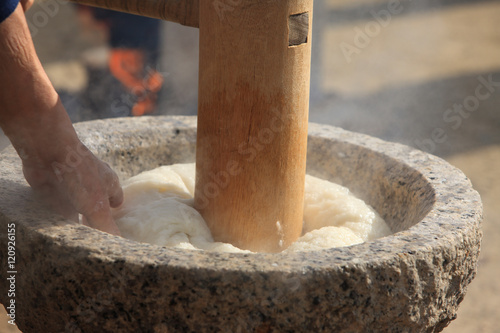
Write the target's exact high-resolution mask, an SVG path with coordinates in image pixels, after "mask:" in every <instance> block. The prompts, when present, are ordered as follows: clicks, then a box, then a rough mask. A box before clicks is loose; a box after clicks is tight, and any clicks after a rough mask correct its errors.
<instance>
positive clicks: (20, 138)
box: [0, 5, 78, 164]
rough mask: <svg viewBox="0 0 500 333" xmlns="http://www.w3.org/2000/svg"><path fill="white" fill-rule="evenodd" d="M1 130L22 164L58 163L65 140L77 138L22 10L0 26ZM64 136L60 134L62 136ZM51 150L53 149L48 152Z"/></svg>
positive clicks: (20, 8)
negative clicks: (39, 54)
mask: <svg viewBox="0 0 500 333" xmlns="http://www.w3.org/2000/svg"><path fill="white" fill-rule="evenodd" d="M0 126H1V127H2V129H3V131H4V132H5V134H6V135H7V136H8V137H9V139H10V140H11V142H12V144H13V146H14V147H15V148H16V150H17V151H18V153H19V155H20V156H21V158H23V162H24V163H29V164H39V163H41V161H40V156H38V155H39V154H40V153H41V152H43V154H44V160H51V159H52V160H58V159H60V157H58V156H55V154H59V153H60V152H61V151H64V149H57V148H61V147H57V145H59V144H61V143H62V142H61V140H58V141H56V142H54V141H53V140H52V138H53V137H59V138H64V139H65V141H68V140H69V141H70V142H65V144H68V143H69V144H76V140H78V139H77V137H76V134H75V133H74V130H73V127H72V125H71V122H70V120H69V117H68V116H67V114H66V112H65V110H64V108H63V107H62V105H61V104H60V101H59V98H58V95H57V93H56V91H55V90H54V88H53V86H52V84H51V83H50V81H49V79H48V77H47V75H46V74H45V71H44V70H43V67H42V65H41V64H40V61H39V60H38V57H37V56H36V52H35V49H34V46H33V43H32V41H31V36H30V33H29V30H28V27H27V24H26V19H25V17H24V13H23V10H22V7H21V6H20V5H19V6H18V7H17V9H16V10H15V11H14V13H12V15H11V16H10V17H9V18H7V19H6V20H5V21H4V22H2V23H1V24H0ZM61 132H63V133H61ZM49 148H54V149H49Z"/></svg>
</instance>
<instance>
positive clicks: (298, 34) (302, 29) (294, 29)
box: [288, 12, 309, 46]
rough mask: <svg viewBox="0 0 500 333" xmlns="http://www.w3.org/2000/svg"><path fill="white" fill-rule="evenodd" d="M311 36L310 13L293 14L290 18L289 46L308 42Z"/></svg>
mask: <svg viewBox="0 0 500 333" xmlns="http://www.w3.org/2000/svg"><path fill="white" fill-rule="evenodd" d="M308 36H309V13H308V12H306V13H301V14H294V15H291V16H290V18H289V19H288V46H297V45H301V44H306V43H307V38H308Z"/></svg>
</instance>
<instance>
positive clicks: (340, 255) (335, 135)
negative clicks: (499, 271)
mask: <svg viewBox="0 0 500 333" xmlns="http://www.w3.org/2000/svg"><path fill="white" fill-rule="evenodd" d="M109 121H115V124H114V126H113V127H111V126H109V123H108V122H109ZM117 123H120V124H122V127H124V125H125V127H126V126H133V127H134V128H141V127H142V128H147V129H149V128H151V126H160V127H162V128H163V127H172V126H177V127H179V128H181V129H183V128H186V129H192V128H193V127H195V126H196V117H172V116H159V117H142V118H120V119H117V118H115V119H113V120H96V121H91V122H85V123H79V124H75V127H76V128H77V130H78V132H79V133H80V135H81V137H82V140H83V141H84V142H85V141H86V140H87V136H90V135H92V134H93V133H95V132H94V131H93V129H95V128H96V127H97V128H99V129H100V130H101V131H105V130H108V131H111V132H113V131H115V132H116V131H117ZM84 132H87V133H89V134H88V135H83V134H82V133H84ZM101 134H102V133H101ZM309 135H310V136H318V137H324V138H326V139H334V140H337V141H342V142H345V143H347V144H353V145H357V146H361V147H363V148H367V149H370V150H372V151H375V152H377V153H380V154H383V155H386V156H388V157H390V158H393V159H396V160H398V161H401V162H404V163H405V164H407V165H408V166H409V167H411V168H413V169H415V170H417V171H419V172H420V173H421V174H422V175H423V176H424V177H425V179H426V180H427V181H428V182H429V183H430V184H431V185H432V187H433V188H434V189H435V192H436V193H437V196H436V202H435V203H434V205H433V207H432V209H431V211H430V212H429V213H428V214H427V216H426V217H425V218H424V219H423V220H422V221H421V222H419V223H417V224H416V225H415V226H413V227H411V228H409V229H407V230H404V231H401V232H398V233H395V234H392V235H390V236H387V237H384V238H381V239H377V240H374V241H370V242H366V243H363V244H358V245H353V246H350V247H344V248H333V249H328V250H322V251H312V252H303V253H294V254H238V253H237V254H234V253H210V252H198V251H184V250H178V249H168V248H163V247H159V246H156V245H150V244H141V243H137V242H134V241H130V240H125V239H122V238H118V237H115V236H111V235H108V234H105V233H102V232H100V231H97V230H94V229H90V228H87V227H85V226H81V225H76V224H74V223H71V222H68V221H65V220H64V219H62V218H60V217H57V216H54V215H52V214H49V213H47V212H46V211H44V210H43V209H42V208H41V207H39V206H38V207H35V211H36V213H37V214H38V216H40V217H43V218H46V220H44V221H42V222H39V223H34V221H33V218H32V217H30V218H26V216H24V217H23V216H22V214H15V213H14V214H12V210H9V209H8V208H6V207H2V206H3V205H0V207H1V209H2V210H4V212H3V213H2V215H5V216H6V217H7V219H9V220H10V221H12V219H11V216H9V215H13V216H15V219H14V220H15V221H16V222H17V223H18V224H21V225H22V227H24V228H28V229H31V230H32V231H35V232H37V233H39V234H40V235H42V236H43V237H45V238H47V239H50V240H51V241H53V242H56V243H60V244H61V245H64V246H70V247H74V248H81V250H82V251H87V253H88V255H89V256H98V257H99V258H101V259H102V260H103V261H125V262H128V263H131V264H141V265H144V264H153V265H168V266H174V267H179V268H185V269H207V270H224V271H238V272H243V271H256V270H258V271H261V272H274V271H280V272H283V271H288V272H304V270H321V269H325V268H328V269H332V268H333V267H345V266H348V265H368V264H369V265H374V264H375V263H382V262H393V261H394V260H395V259H396V260H397V257H398V256H401V255H406V254H408V253H412V252H411V251H413V252H415V251H416V252H418V253H420V254H422V255H423V254H424V253H433V252H435V251H436V249H442V248H449V247H456V246H457V244H458V243H462V242H463V241H464V239H466V238H468V237H469V236H468V234H469V231H470V230H471V229H473V230H472V231H473V233H472V234H474V235H478V234H479V233H480V231H479V229H480V228H479V227H480V224H481V220H482V205H481V201H480V197H479V194H478V193H477V192H476V191H475V190H474V189H473V188H472V185H471V183H470V181H469V180H468V179H467V178H466V177H465V175H464V174H463V173H462V172H461V171H460V170H458V169H457V168H455V167H453V166H451V165H450V164H448V163H447V162H445V161H444V160H442V159H440V158H438V157H436V156H433V155H430V154H428V153H425V152H422V151H419V150H416V149H413V148H410V147H407V146H404V145H401V144H397V143H389V142H386V141H383V140H380V139H377V138H373V137H370V136H367V135H364V134H359V133H353V132H349V131H346V130H343V129H340V128H336V127H332V126H328V125H319V124H314V123H310V126H309ZM102 140H104V141H105V138H104V136H102ZM91 148H92V147H91ZM3 154H4V156H3V157H2V158H1V159H0V165H4V166H5V163H7V165H8V167H10V168H14V169H15V168H17V169H20V164H19V163H20V161H19V159H18V158H17V156H15V152H14V151H13V149H10V150H8V151H7V152H4V153H3ZM438 170H439V172H438V173H437V172H436V171H438ZM443 173H445V174H446V175H447V176H449V177H448V179H439V178H437V177H434V176H433V175H436V174H443ZM12 180H13V181H14V182H15V183H17V184H19V185H22V186H25V187H27V184H26V182H25V181H24V178H23V177H22V173H18V174H16V175H15V176H13V177H12ZM457 188H460V189H461V191H462V193H457V191H456V190H457ZM451 194H453V195H454V198H453V202H452V203H450V202H447V200H448V199H450V196H449V195H451ZM22 199H23V200H31V203H32V201H33V199H32V198H29V195H28V199H26V198H22ZM457 203H460V211H457V206H456V204H457ZM453 204H455V205H453ZM4 208H5V209H4ZM461 212H462V213H461ZM463 212H465V213H463ZM20 215H21V216H20ZM437 221H439V223H438V222H437ZM30 223H31V224H33V223H34V225H30ZM74 239H85V241H84V242H81V241H80V240H74ZM194 257H196V260H193V258H194Z"/></svg>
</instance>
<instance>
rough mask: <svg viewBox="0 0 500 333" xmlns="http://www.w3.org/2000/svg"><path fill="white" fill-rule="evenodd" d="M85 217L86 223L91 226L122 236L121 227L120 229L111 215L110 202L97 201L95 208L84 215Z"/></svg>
mask: <svg viewBox="0 0 500 333" xmlns="http://www.w3.org/2000/svg"><path fill="white" fill-rule="evenodd" d="M84 217H85V220H86V224H87V225H88V226H89V227H91V228H95V229H98V230H101V231H104V232H107V233H110V234H112V235H116V236H121V233H120V229H118V226H117V225H116V223H115V221H114V220H113V217H112V216H111V210H110V208H109V203H108V202H106V201H98V202H96V205H95V207H94V210H93V211H91V212H90V213H88V214H86V215H84Z"/></svg>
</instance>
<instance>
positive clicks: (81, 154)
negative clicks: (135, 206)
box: [0, 5, 123, 234]
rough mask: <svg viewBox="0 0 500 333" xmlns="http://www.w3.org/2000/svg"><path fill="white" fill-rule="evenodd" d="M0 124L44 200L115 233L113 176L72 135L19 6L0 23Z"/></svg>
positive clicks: (119, 197)
mask: <svg viewBox="0 0 500 333" xmlns="http://www.w3.org/2000/svg"><path fill="white" fill-rule="evenodd" d="M0 126H1V127H2V129H3V131H4V132H5V134H6V135H7V137H8V138H9V139H10V141H11V142H12V145H13V146H14V148H15V149H16V151H17V152H18V154H19V156H20V157H21V159H22V163H23V172H24V175H25V177H26V180H27V181H28V183H29V184H30V185H31V187H32V188H33V190H34V191H35V193H36V194H37V195H38V196H39V197H40V198H41V199H42V200H43V201H44V202H45V203H47V204H48V205H49V206H50V207H51V208H52V209H53V210H54V211H56V212H58V213H60V214H62V215H64V216H65V217H67V218H75V217H76V216H77V214H78V213H81V214H83V215H84V216H85V217H86V220H87V223H88V225H90V226H91V227H94V228H97V229H100V230H103V231H106V232H109V233H113V234H119V231H118V228H117V226H116V224H115V223H114V221H113V219H112V217H111V212H110V207H116V206H119V205H120V204H121V202H122V201H123V193H122V190H121V187H120V184H119V181H118V177H117V176H116V174H115V173H114V172H113V171H112V170H111V168H110V167H109V166H108V165H107V164H105V163H103V162H102V161H100V160H99V159H97V158H96V157H95V156H94V155H93V154H92V153H91V152H90V151H89V150H88V149H87V148H86V147H85V146H84V145H83V144H82V143H81V142H80V140H79V139H78V137H77V135H76V132H75V130H74V128H73V126H72V124H71V121H70V119H69V117H68V115H67V113H66V110H65V109H64V107H63V105H62V104H61V101H60V99H59V96H58V95H57V92H56V91H55V89H54V88H53V86H52V84H51V83H50V81H49V79H48V77H47V75H46V74H45V71H44V70H43V68H42V65H41V64H40V61H39V60H38V57H37V55H36V52H35V49H34V46H33V42H32V40H31V36H30V33H29V30H28V26H27V24H26V18H25V16H24V12H23V7H22V6H21V5H19V6H18V7H17V8H16V10H15V11H14V13H12V15H11V16H10V17H8V18H7V19H6V20H5V21H4V22H2V23H0Z"/></svg>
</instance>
